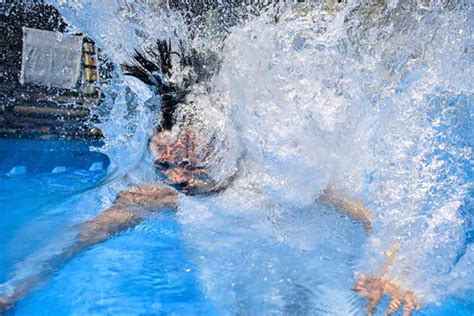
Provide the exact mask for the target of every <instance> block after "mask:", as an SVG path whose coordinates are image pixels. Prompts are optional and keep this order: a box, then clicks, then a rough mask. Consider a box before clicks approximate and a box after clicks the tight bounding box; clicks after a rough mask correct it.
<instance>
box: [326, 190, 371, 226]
mask: <svg viewBox="0 0 474 316" xmlns="http://www.w3.org/2000/svg"><path fill="white" fill-rule="evenodd" d="M319 201H320V202H322V203H325V204H331V205H333V206H334V207H335V209H336V211H337V212H339V213H342V214H343V215H347V216H349V217H350V218H352V219H354V220H356V221H358V222H360V223H362V225H364V230H365V231H366V232H367V233H369V232H370V231H371V230H372V218H373V217H372V214H371V213H370V212H369V210H368V209H367V208H366V207H365V206H364V202H362V201H359V200H354V199H349V198H347V197H344V196H343V195H342V194H340V193H338V192H337V191H336V190H335V189H334V188H333V187H332V186H328V187H327V188H326V189H325V190H324V192H323V195H322V196H321V197H320V198H319Z"/></svg>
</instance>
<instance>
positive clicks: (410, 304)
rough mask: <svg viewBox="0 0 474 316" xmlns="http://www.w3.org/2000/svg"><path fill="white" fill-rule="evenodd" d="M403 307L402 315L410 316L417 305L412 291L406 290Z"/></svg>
mask: <svg viewBox="0 0 474 316" xmlns="http://www.w3.org/2000/svg"><path fill="white" fill-rule="evenodd" d="M404 300H405V308H404V309H403V316H411V314H412V313H413V311H414V310H416V309H418V308H419V306H418V304H417V303H416V301H415V296H414V294H413V292H412V291H408V292H406V294H405V297H404Z"/></svg>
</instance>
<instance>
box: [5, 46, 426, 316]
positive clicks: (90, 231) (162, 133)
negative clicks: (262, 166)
mask: <svg viewBox="0 0 474 316" xmlns="http://www.w3.org/2000/svg"><path fill="white" fill-rule="evenodd" d="M160 47H161V48H160ZM170 53H171V49H170V46H169V45H165V44H163V42H162V43H161V45H159V54H161V56H163V54H165V55H166V56H167V57H170V56H171V54H170ZM166 56H165V57H166ZM141 57H144V58H145V61H146V62H143V61H142V62H141V63H138V64H135V65H134V67H135V68H133V67H131V66H130V65H129V66H128V67H124V68H125V73H127V74H128V75H134V76H136V77H137V78H139V79H141V80H142V81H144V82H145V83H148V84H153V85H155V86H156V87H158V88H157V93H159V94H161V95H162V106H161V111H162V122H161V123H160V127H159V128H158V130H157V131H156V133H155V134H154V135H153V137H152V138H151V140H150V143H149V150H150V152H151V154H152V155H153V157H154V159H155V167H156V169H157V171H158V172H159V173H160V174H162V176H163V178H164V180H165V181H164V183H157V184H154V185H145V186H142V187H133V188H131V189H129V190H128V191H125V192H122V193H120V194H118V196H117V198H116V200H115V202H114V203H113V205H112V207H110V208H109V209H107V210H105V211H103V212H102V213H100V214H99V215H98V216H97V217H96V218H94V219H91V220H89V221H87V222H85V223H83V224H82V225H79V227H78V228H77V229H78V231H77V237H76V239H75V241H74V242H73V243H71V244H70V245H69V246H67V247H66V248H64V249H63V250H62V252H61V253H60V254H59V255H56V256H54V257H52V258H50V259H49V260H47V261H45V262H44V263H43V265H42V269H41V271H37V273H35V274H33V275H31V276H29V277H26V278H24V279H22V280H20V281H18V282H16V283H15V285H14V286H12V287H10V288H9V290H8V293H3V294H0V314H2V313H3V312H5V311H7V310H8V309H10V308H12V307H13V306H14V304H15V302H17V301H18V300H20V299H22V298H23V297H25V296H26V295H27V294H28V293H29V292H30V291H31V290H33V289H34V288H37V287H38V286H40V285H41V284H42V283H44V282H45V281H46V280H47V279H48V278H49V277H50V276H51V275H52V274H54V272H55V271H57V270H58V269H60V268H61V267H62V266H64V265H65V264H67V263H68V262H69V261H70V260H72V259H73V258H74V257H76V256H77V255H79V254H81V253H83V252H84V251H87V250H88V249H90V248H92V247H94V246H96V245H98V244H100V243H102V242H104V241H106V240H108V239H109V238H111V237H112V236H116V235H117V234H120V233H122V232H124V231H127V230H129V229H132V228H134V227H135V226H137V225H138V224H140V223H141V222H143V221H146V220H147V219H149V218H150V217H152V216H153V215H154V214H156V213H158V212H162V211H166V210H173V211H176V210H177V209H178V205H179V203H180V194H186V195H196V194H212V193H215V192H219V191H221V190H224V189H225V188H226V187H227V186H228V185H229V184H230V183H231V182H232V179H233V178H234V177H235V175H233V176H230V177H229V179H226V180H225V181H224V183H216V181H214V180H212V179H211V177H210V176H209V170H208V168H211V167H212V166H207V165H206V163H205V156H206V155H204V154H202V152H200V151H199V150H197V147H198V145H201V146H200V147H201V148H206V146H202V145H203V144H200V141H199V139H198V137H197V135H196V134H195V132H193V130H192V128H191V127H190V126H188V127H187V126H181V127H179V128H176V126H175V125H176V124H175V123H176V122H174V120H175V115H174V112H175V111H176V108H177V107H178V106H179V105H180V103H181V102H185V101H184V98H183V95H185V94H186V90H187V89H188V88H189V86H185V87H176V86H173V85H171V84H169V81H168V80H166V78H165V79H163V78H161V77H160V76H157V75H156V74H157V73H158V72H159V73H161V74H166V73H167V72H169V70H170V68H167V69H164V66H163V65H160V64H159V63H157V62H151V63H150V62H148V61H147V60H146V56H141ZM137 60H138V59H137ZM159 60H161V61H164V62H166V63H167V64H166V65H167V67H169V66H170V65H171V64H170V59H167V58H160V59H159ZM150 65H151V66H150ZM150 67H151V68H152V69H150ZM204 145H206V144H204ZM207 154H209V153H207ZM318 202H319V203H324V204H328V205H331V206H332V207H333V208H334V209H335V210H336V211H338V212H340V213H342V214H344V215H346V216H348V217H350V218H352V219H354V220H355V221H358V222H360V223H361V224H362V225H363V227H364V229H365V231H366V232H367V233H369V232H370V231H371V229H372V215H371V213H370V212H369V211H368V210H367V209H366V207H365V206H364V204H363V202H361V201H357V200H352V199H348V198H346V197H345V196H344V195H343V194H342V193H341V192H340V191H338V190H337V189H336V187H335V186H329V187H328V188H327V189H326V190H324V192H323V194H322V196H321V197H319V199H318ZM395 257H396V251H395V250H393V251H391V253H390V255H389V256H388V258H387V264H386V268H385V269H382V272H381V273H379V274H377V275H372V276H368V275H360V276H359V277H358V280H357V282H356V284H355V286H354V288H353V290H354V291H356V292H358V293H359V294H360V295H361V296H363V297H365V298H366V299H367V300H368V304H367V313H368V314H373V312H374V311H375V309H376V307H377V306H378V304H379V302H380V299H381V298H382V297H383V296H384V295H386V296H389V297H391V303H390V305H389V307H388V310H387V313H388V314H394V313H396V312H397V311H398V310H399V309H400V308H402V307H403V308H404V312H403V315H405V316H409V315H411V314H412V312H413V311H414V310H415V309H417V308H418V307H419V306H418V304H417V302H416V299H415V295H414V293H413V292H412V291H410V290H405V289H403V288H402V287H401V286H399V285H397V284H396V283H395V282H393V281H392V280H390V279H389V278H387V277H386V270H387V267H388V266H389V265H390V264H391V263H392V262H393V260H395ZM2 295H3V296H2Z"/></svg>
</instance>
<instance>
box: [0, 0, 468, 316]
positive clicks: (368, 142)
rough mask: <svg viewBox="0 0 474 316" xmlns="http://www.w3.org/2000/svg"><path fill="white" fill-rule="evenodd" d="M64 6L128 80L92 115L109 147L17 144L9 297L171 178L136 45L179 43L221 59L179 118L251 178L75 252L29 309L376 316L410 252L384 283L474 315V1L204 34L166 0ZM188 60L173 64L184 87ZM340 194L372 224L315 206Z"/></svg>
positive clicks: (318, 13)
mask: <svg viewBox="0 0 474 316" xmlns="http://www.w3.org/2000/svg"><path fill="white" fill-rule="evenodd" d="M47 2H49V3H52V4H53V5H55V6H56V7H57V8H58V10H59V11H60V12H61V14H63V15H64V17H65V19H67V21H68V23H70V24H71V25H72V26H73V30H74V31H76V30H79V31H80V32H83V33H86V34H88V36H89V37H90V38H92V39H94V40H95V41H96V43H97V44H98V45H99V46H100V47H101V49H102V52H103V53H104V54H105V55H107V57H108V58H109V60H110V61H111V62H112V63H114V64H115V65H116V66H117V67H116V69H117V71H116V72H114V74H113V78H112V79H111V80H110V81H108V82H107V83H106V84H105V85H104V86H103V89H102V92H103V93H104V102H103V103H102V105H101V107H100V109H95V110H94V111H96V110H97V113H95V114H97V115H98V116H99V117H100V122H101V123H100V124H99V125H100V126H99V127H100V128H101V129H102V130H103V132H104V135H106V136H105V141H104V144H103V147H101V149H100V151H97V150H96V149H94V150H92V149H91V148H90V146H91V145H93V146H94V147H100V145H101V144H88V143H81V142H76V143H69V142H36V141H1V142H0V250H1V252H0V293H2V292H3V291H8V288H9V285H10V284H14V283H15V282H16V281H17V280H20V279H21V278H22V277H25V276H29V275H31V274H34V273H35V271H38V270H40V269H41V268H42V266H43V263H44V262H45V261H47V260H49V259H50V258H51V257H54V255H55V254H57V253H58V251H60V250H61V249H63V248H64V247H65V246H67V245H68V244H70V243H71V241H72V240H73V238H74V237H75V235H74V233H71V232H72V231H74V230H75V228H76V227H77V225H78V224H81V223H83V222H84V221H87V220H89V219H91V218H94V217H95V216H96V215H97V214H99V213H100V212H101V211H103V210H105V209H107V208H109V207H110V206H111V204H112V202H113V200H114V199H115V197H116V196H117V194H118V193H119V192H120V191H123V190H126V189H127V188H128V187H130V185H143V184H151V183H156V181H157V175H156V172H155V170H153V167H152V166H153V158H152V157H150V154H149V153H148V151H147V144H148V140H149V138H150V136H151V134H152V130H153V124H154V120H155V118H156V115H155V113H153V108H154V106H150V105H157V104H156V101H157V99H156V98H154V97H153V94H154V92H153V91H154V88H153V87H150V86H148V85H146V84H144V83H142V82H140V81H138V80H136V79H135V78H132V77H130V76H125V75H123V73H121V72H120V71H119V69H120V66H119V65H120V64H121V63H124V62H129V61H130V60H131V59H132V56H133V53H134V51H135V50H139V51H140V50H143V49H145V50H146V49H148V48H150V47H153V45H154V43H155V42H156V40H157V39H166V40H168V39H169V40H170V42H171V45H172V46H173V47H182V45H184V46H185V47H186V48H189V50H190V51H197V52H199V54H203V55H204V56H208V55H209V56H210V58H209V59H210V64H211V66H215V64H214V63H217V62H216V59H217V60H219V62H218V64H219V67H218V68H219V71H218V72H217V73H215V74H214V75H213V76H211V77H212V78H210V79H209V80H208V82H203V83H199V84H196V86H193V89H192V90H193V93H191V94H190V95H188V98H189V99H187V101H189V102H184V103H183V104H180V111H182V112H183V113H181V112H180V113H179V114H180V116H179V120H180V123H183V124H185V123H186V120H187V119H189V118H192V119H193V121H192V128H193V129H195V130H196V133H197V134H198V135H199V136H200V138H202V139H201V140H202V143H203V144H204V145H203V147H205V150H206V156H207V149H208V148H207V145H208V146H209V147H212V148H211V151H212V155H209V156H210V161H209V169H210V170H211V172H212V176H213V177H215V179H216V181H219V180H220V181H223V180H225V179H226V177H230V175H231V174H233V172H235V171H236V172H237V173H236V177H235V180H234V182H232V184H231V185H229V187H228V188H227V189H226V190H224V191H223V192H221V193H220V194H216V195H209V196H201V197H186V196H181V197H180V203H179V210H178V212H177V213H162V214H159V215H157V216H155V217H153V218H151V219H149V220H147V221H145V222H143V223H142V224H140V225H139V226H137V227H136V228H134V229H131V230H129V231H126V232H123V233H122V234H119V235H117V236H114V237H113V238H111V239H110V240H108V241H106V242H104V243H102V244H100V245H97V246H95V247H92V248H91V249H89V250H87V251H85V252H84V253H82V254H80V255H78V256H76V257H75V258H74V259H72V260H71V261H69V262H67V263H66V264H65V265H64V266H63V267H60V268H58V270H57V271H55V273H54V274H53V275H52V276H51V277H50V278H49V279H48V280H45V282H44V284H42V285H41V286H40V287H39V288H38V290H36V291H34V292H31V293H30V294H29V295H27V296H26V297H25V298H24V299H22V300H21V301H19V302H18V304H17V305H16V308H15V309H14V310H12V311H11V312H10V314H11V315H38V314H40V315H51V314H52V315H63V314H72V315H82V314H93V315H94V314H95V315H108V314H123V315H136V314H175V315H195V314H202V315H209V314H216V315H341V316H342V315H364V314H365V303H366V302H365V301H364V300H363V299H362V298H361V297H360V296H359V295H358V294H356V293H354V292H352V291H351V287H352V286H353V284H354V280H355V279H356V277H357V275H358V274H360V273H364V274H370V275H377V274H378V271H380V269H381V267H382V266H383V265H384V264H383V262H384V259H385V254H386V252H387V250H388V249H391V248H392V247H393V245H394V244H398V245H399V246H400V249H399V251H398V254H397V257H396V260H394V262H393V263H392V264H390V266H389V268H388V270H387V271H386V273H385V274H384V275H385V277H387V278H389V279H391V280H393V281H394V282H396V283H398V284H400V285H401V286H403V287H405V288H406V289H411V290H413V291H414V293H415V295H416V296H418V297H420V299H421V301H422V302H423V306H422V307H423V308H422V310H421V311H418V312H417V313H416V315H473V314H474V300H473V297H474V292H473V291H474V277H473V275H474V244H473V215H472V214H473V208H472V198H473V197H472V192H473V190H472V183H473V181H472V180H473V177H472V176H473V173H472V148H473V142H472V140H473V139H474V137H473V128H472V121H473V118H474V97H473V93H472V91H473V90H474V89H473V79H472V78H474V76H473V75H472V69H473V67H472V63H473V61H474V59H473V53H472V52H473V46H472V27H473V24H472V22H473V21H474V10H473V8H474V7H472V5H468V4H465V3H464V2H456V3H451V2H449V5H448V4H447V3H448V2H445V1H416V2H414V1H408V2H407V1H397V0H394V1H388V2H386V3H385V1H382V2H383V3H384V4H380V5H374V4H368V3H365V2H364V1H357V0H355V1H347V5H346V4H340V5H337V7H336V8H334V10H332V9H331V10H329V9H328V8H327V7H325V6H321V5H319V4H314V5H312V6H310V7H302V6H300V5H295V6H293V5H284V4H282V5H281V6H279V7H278V6H277V7H276V8H274V9H268V11H262V12H260V13H261V14H260V13H259V14H258V15H256V16H254V15H252V14H250V15H249V14H247V13H249V12H253V11H252V10H250V11H246V10H243V11H241V12H237V11H235V12H231V14H229V11H226V10H223V12H216V11H215V12H210V13H209V14H208V16H207V18H206V19H208V20H206V23H204V24H205V25H204V24H201V23H199V21H201V17H199V18H196V19H195V20H194V19H193V18H194V17H193V16H191V21H187V22H189V23H190V25H187V24H186V21H185V20H184V19H183V18H182V17H181V15H180V14H178V13H176V12H174V11H170V10H168V9H167V8H166V7H160V6H157V5H155V4H156V2H155V1H141V0H140V1H138V0H123V1H111V0H95V1H89V0H74V1H63V0H49V1H47ZM451 4H452V5H451ZM250 9H251V8H250ZM226 12H227V13H226ZM234 13H235V15H234ZM240 15H241V16H240ZM239 16H240V18H239ZM276 16H277V17H278V19H275V17H276ZM226 19H230V20H233V19H238V20H239V19H241V21H240V22H241V23H240V24H239V25H236V26H235V27H233V28H231V29H225V25H223V23H221V21H222V20H226ZM277 20H278V21H277ZM207 22H209V23H207ZM193 28H195V29H194V30H195V31H196V30H198V33H199V34H201V35H202V36H198V37H196V38H192V39H191V38H190V34H189V33H188V30H191V31H193ZM223 28H224V29H223ZM216 56H217V58H215V57H216ZM175 62H176V64H178V63H179V61H178V60H175ZM203 68H204V67H203ZM211 68H212V67H211ZM212 69H214V68H212ZM189 71H190V69H187V68H184V69H180V67H175V68H174V70H173V78H172V80H176V84H177V85H179V84H184V82H185V81H186V78H187V75H188V74H189ZM191 71H192V70H191ZM188 114H189V115H188ZM328 186H335V187H336V188H337V189H338V190H340V191H341V192H343V193H344V195H345V197H347V198H351V199H352V198H355V199H359V200H361V201H363V202H364V204H365V205H366V206H367V208H368V209H369V210H370V212H371V213H372V215H373V216H374V227H373V228H374V229H373V231H372V232H371V233H370V234H369V235H366V234H365V233H364V231H363V229H362V227H361V225H359V224H358V223H356V222H354V221H351V220H350V218H347V217H345V216H342V215H340V214H338V213H337V212H334V210H331V209H330V208H329V207H326V206H324V205H320V204H319V203H318V202H317V200H318V199H319V197H320V196H321V194H322V193H323V191H324V189H325V188H327V187H328ZM381 305H382V306H380V309H379V311H378V314H379V315H382V314H383V313H382V310H383V309H384V307H385V308H386V307H387V305H388V299H385V300H384V301H383V302H382V304H381Z"/></svg>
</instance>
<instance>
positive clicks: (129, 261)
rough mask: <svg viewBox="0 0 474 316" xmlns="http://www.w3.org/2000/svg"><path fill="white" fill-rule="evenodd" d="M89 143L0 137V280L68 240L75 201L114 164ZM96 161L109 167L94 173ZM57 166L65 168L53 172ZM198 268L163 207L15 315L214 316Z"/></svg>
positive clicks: (57, 278)
mask: <svg viewBox="0 0 474 316" xmlns="http://www.w3.org/2000/svg"><path fill="white" fill-rule="evenodd" d="M91 145H95V144H90V143H72V142H61V143H59V142H56V143H55V142H41V141H1V142H0V148H1V150H0V161H1V162H2V163H1V168H2V175H1V176H0V231H1V232H2V233H1V234H0V249H1V250H2V251H1V252H0V284H1V283H3V282H6V281H8V280H9V278H10V277H11V276H12V275H14V274H15V272H16V271H17V270H18V269H21V268H19V264H22V263H23V264H25V265H26V267H25V269H27V270H30V271H34V269H35V268H36V269H38V268H39V266H38V265H35V264H34V263H33V264H31V263H29V262H30V261H28V258H29V257H31V256H32V255H33V256H34V255H35V254H37V255H38V258H40V259H39V260H41V258H43V260H45V259H47V258H48V256H50V254H49V252H48V250H47V249H48V244H55V243H58V241H60V240H61V239H64V238H67V237H66V236H67V233H68V229H71V227H72V226H71V224H70V223H71V219H72V218H74V216H75V214H74V213H75V212H77V211H80V210H78V209H77V206H78V205H80V202H78V201H79V200H80V199H81V198H82V197H87V196H88V193H87V192H88V191H91V190H92V191H93V189H94V188H95V187H97V186H99V185H100V184H101V183H102V182H103V180H104V177H105V175H106V170H107V169H106V168H107V166H108V165H109V161H108V158H107V157H106V156H105V155H103V154H100V153H97V152H90V151H89V150H88V148H89V146H91ZM13 153H15V154H13ZM73 156H74V157H80V159H79V160H78V159H75V160H73V159H70V158H71V157H73ZM94 163H95V164H96V165H97V163H102V164H103V166H104V168H105V169H103V170H92V171H90V170H89V169H90V166H91V165H93V164H94ZM15 165H17V166H18V165H26V166H27V169H26V172H25V173H24V174H20V175H12V174H11V173H9V171H10V170H11V169H12V168H13V167H14V166H15ZM58 165H59V166H65V167H66V170H65V171H63V172H57V173H54V174H53V173H51V172H50V171H51V170H54V168H55V166H58ZM47 170H48V171H49V172H45V171H47ZM89 196H90V194H89ZM64 207H67V208H66V209H64ZM59 243H60V242H59ZM25 260H26V263H25ZM29 264H31V266H28V265H29ZM195 269H196V268H195V266H194V265H193V263H192V262H191V261H190V260H189V258H188V254H187V252H186V250H185V249H184V247H183V245H182V238H181V233H180V225H179V224H178V222H177V221H176V218H175V216H174V214H172V213H165V214H161V215H159V216H158V217H156V218H153V219H150V220H149V221H147V222H146V223H144V224H142V225H140V226H138V227H136V228H135V229H133V230H131V231H129V232H126V233H124V234H121V235H119V236H116V237H114V238H112V239H110V240H109V241H107V242H105V243H103V244H101V245H98V246H96V247H94V248H93V249H90V250H89V251H86V252H85V253H84V254H82V255H81V256H79V257H77V258H75V259H74V260H72V261H71V262H69V263H68V264H67V265H66V266H65V267H62V268H61V269H59V271H57V273H56V274H55V275H53V276H52V277H51V278H50V279H49V280H46V283H45V284H44V285H42V286H41V287H40V288H39V290H37V291H34V292H32V293H31V295H28V297H26V298H25V299H24V300H22V301H21V302H19V304H18V305H17V306H16V308H15V310H14V311H12V312H11V314H14V315H79V314H89V315H90V314H96V315H97V314H100V315H106V314H111V313H113V314H121V315H122V314H124V315H126V314H128V315H133V314H169V313H175V314H180V315H188V314H206V315H209V314H212V311H213V309H212V306H211V304H210V303H208V302H206V300H205V299H204V298H203V295H202V293H201V291H200V286H199V283H198V282H197V280H196V278H195V274H194V271H195Z"/></svg>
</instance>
